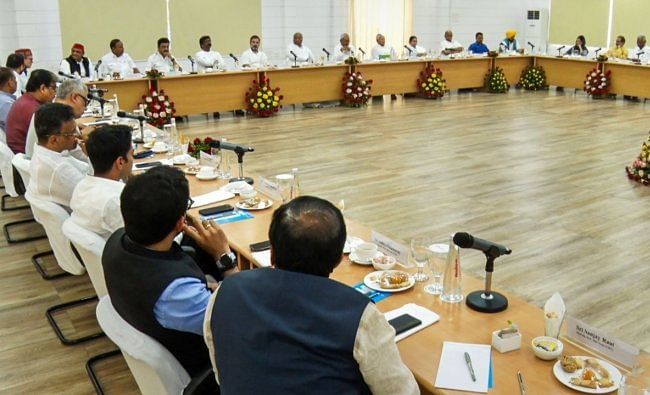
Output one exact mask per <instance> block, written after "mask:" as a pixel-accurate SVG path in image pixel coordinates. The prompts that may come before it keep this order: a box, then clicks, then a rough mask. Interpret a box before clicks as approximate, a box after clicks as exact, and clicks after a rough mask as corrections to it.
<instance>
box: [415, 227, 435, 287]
mask: <svg viewBox="0 0 650 395" xmlns="http://www.w3.org/2000/svg"><path fill="white" fill-rule="evenodd" d="M431 244H433V240H432V239H431V237H429V236H418V237H414V238H412V239H411V258H412V259H413V261H414V262H415V265H416V266H417V268H418V272H417V273H416V274H415V275H414V276H413V279H414V280H415V281H417V282H424V281H427V280H428V279H429V276H427V275H426V274H425V273H423V269H424V267H425V266H427V265H428V264H429V259H430V258H431V256H432V255H433V251H431V250H430V249H429V246H430V245H431Z"/></svg>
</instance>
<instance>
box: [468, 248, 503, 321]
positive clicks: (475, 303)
mask: <svg viewBox="0 0 650 395" xmlns="http://www.w3.org/2000/svg"><path fill="white" fill-rule="evenodd" d="M485 257H486V262H485V290H483V291H474V292H470V293H469V294H468V295H467V298H466V299H465V303H466V304H467V307H469V308H470V309H472V310H476V311H479V312H481V313H498V312H500V311H503V310H505V309H507V308H508V298H506V297H505V296H504V295H502V294H500V293H498V292H494V291H492V272H493V271H494V260H495V259H496V258H497V257H499V250H498V249H497V248H496V247H494V246H492V247H491V248H490V249H489V250H488V251H486V252H485Z"/></svg>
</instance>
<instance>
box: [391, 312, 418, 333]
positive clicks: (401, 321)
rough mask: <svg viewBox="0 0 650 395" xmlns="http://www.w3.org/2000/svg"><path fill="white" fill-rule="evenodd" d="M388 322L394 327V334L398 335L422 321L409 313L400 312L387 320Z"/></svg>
mask: <svg viewBox="0 0 650 395" xmlns="http://www.w3.org/2000/svg"><path fill="white" fill-rule="evenodd" d="M388 323H389V324H390V325H391V326H392V327H393V328H395V335H399V334H400V333H402V332H406V331H407V330H409V329H412V328H415V327H416V326H418V325H420V324H422V321H420V320H419V319H417V318H415V317H413V316H412V315H410V314H402V315H400V316H397V317H395V318H393V319H392V320H390V321H388Z"/></svg>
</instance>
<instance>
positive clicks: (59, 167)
mask: <svg viewBox="0 0 650 395" xmlns="http://www.w3.org/2000/svg"><path fill="white" fill-rule="evenodd" d="M34 123H35V125H36V136H37V137H38V144H37V145H36V147H35V148H34V156H33V157H32V161H31V163H30V168H29V171H30V174H31V177H30V179H29V186H28V187H27V190H28V192H29V193H30V194H31V195H33V196H35V197H38V198H40V199H42V200H47V201H50V202H53V203H57V204H59V205H60V206H63V208H65V209H66V210H68V211H70V209H69V207H70V198H72V192H73V191H74V188H75V187H76V186H77V184H78V183H79V182H80V181H81V180H83V178H84V177H85V176H86V175H88V174H89V173H90V166H88V163H86V162H82V161H80V160H77V159H75V158H73V157H72V156H70V154H69V151H71V150H74V149H75V148H76V147H77V139H78V138H79V137H80V135H79V129H77V124H76V122H75V117H74V111H73V110H72V107H70V106H68V105H65V104H61V103H48V104H44V105H42V106H41V107H40V108H39V109H38V110H37V111H36V116H35V118H34Z"/></svg>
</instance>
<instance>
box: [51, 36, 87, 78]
mask: <svg viewBox="0 0 650 395" xmlns="http://www.w3.org/2000/svg"><path fill="white" fill-rule="evenodd" d="M85 54H86V47H84V46H83V45H82V44H80V43H75V44H74V45H72V48H71V49H70V56H68V57H67V58H65V59H63V60H62V61H61V63H60V64H59V72H61V73H63V74H66V75H73V76H75V77H80V78H81V79H83V80H84V81H92V80H94V79H95V68H94V67H93V62H92V61H91V60H90V59H88V58H87V57H85V56H84V55H85Z"/></svg>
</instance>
